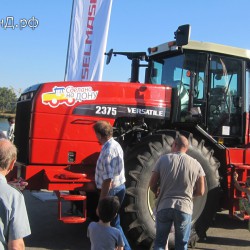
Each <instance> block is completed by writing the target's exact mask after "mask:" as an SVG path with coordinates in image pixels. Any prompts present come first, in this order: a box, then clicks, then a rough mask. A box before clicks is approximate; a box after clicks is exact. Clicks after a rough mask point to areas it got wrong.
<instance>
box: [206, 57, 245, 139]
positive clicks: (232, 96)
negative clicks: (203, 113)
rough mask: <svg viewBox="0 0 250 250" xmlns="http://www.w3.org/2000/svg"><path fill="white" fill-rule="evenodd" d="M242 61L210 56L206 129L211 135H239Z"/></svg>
mask: <svg viewBox="0 0 250 250" xmlns="http://www.w3.org/2000/svg"><path fill="white" fill-rule="evenodd" d="M241 75H242V61H241V60H237V59H233V58H227V57H222V56H216V55H213V56H211V61H210V75H209V78H210V84H209V85H210V86H209V87H210V90H209V104H208V112H209V113H208V114H209V116H208V130H209V132H210V133H211V134H212V135H218V136H230V135H240V131H241V130H240V129H241V104H240V100H241V96H240V93H241V87H240V86H241V85H240V82H241Z"/></svg>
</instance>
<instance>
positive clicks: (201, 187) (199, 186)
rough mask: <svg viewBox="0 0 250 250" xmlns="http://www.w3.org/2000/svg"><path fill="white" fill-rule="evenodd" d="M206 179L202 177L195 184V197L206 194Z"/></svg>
mask: <svg viewBox="0 0 250 250" xmlns="http://www.w3.org/2000/svg"><path fill="white" fill-rule="evenodd" d="M204 179H205V177H204V176H200V177H199V178H198V179H197V181H196V183H195V187H194V193H193V197H196V196H201V195H203V194H204V193H205V181H204Z"/></svg>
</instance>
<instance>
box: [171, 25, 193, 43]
mask: <svg viewBox="0 0 250 250" xmlns="http://www.w3.org/2000/svg"><path fill="white" fill-rule="evenodd" d="M190 33H191V26H190V25H189V24H185V25H182V26H179V27H178V29H177V30H176V31H175V32H174V38H175V40H176V45H177V46H179V47H181V46H183V45H187V44H188V41H189V37H190Z"/></svg>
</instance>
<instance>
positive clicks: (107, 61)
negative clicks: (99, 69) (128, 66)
mask: <svg viewBox="0 0 250 250" xmlns="http://www.w3.org/2000/svg"><path fill="white" fill-rule="evenodd" d="M104 55H105V56H107V59H106V64H107V65H108V64H109V63H110V60H111V58H112V55H113V49H111V50H110V51H109V52H108V53H105V54H104Z"/></svg>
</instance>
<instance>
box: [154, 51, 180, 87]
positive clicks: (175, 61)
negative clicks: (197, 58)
mask: <svg viewBox="0 0 250 250" xmlns="http://www.w3.org/2000/svg"><path fill="white" fill-rule="evenodd" d="M183 60H184V56H183V55H178V56H174V57H168V58H164V59H163V58H161V59H157V60H155V61H154V62H153V65H154V66H153V69H152V72H151V83H153V84H161V85H167V86H171V87H177V85H178V84H179V83H180V80H181V76H182V66H183Z"/></svg>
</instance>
